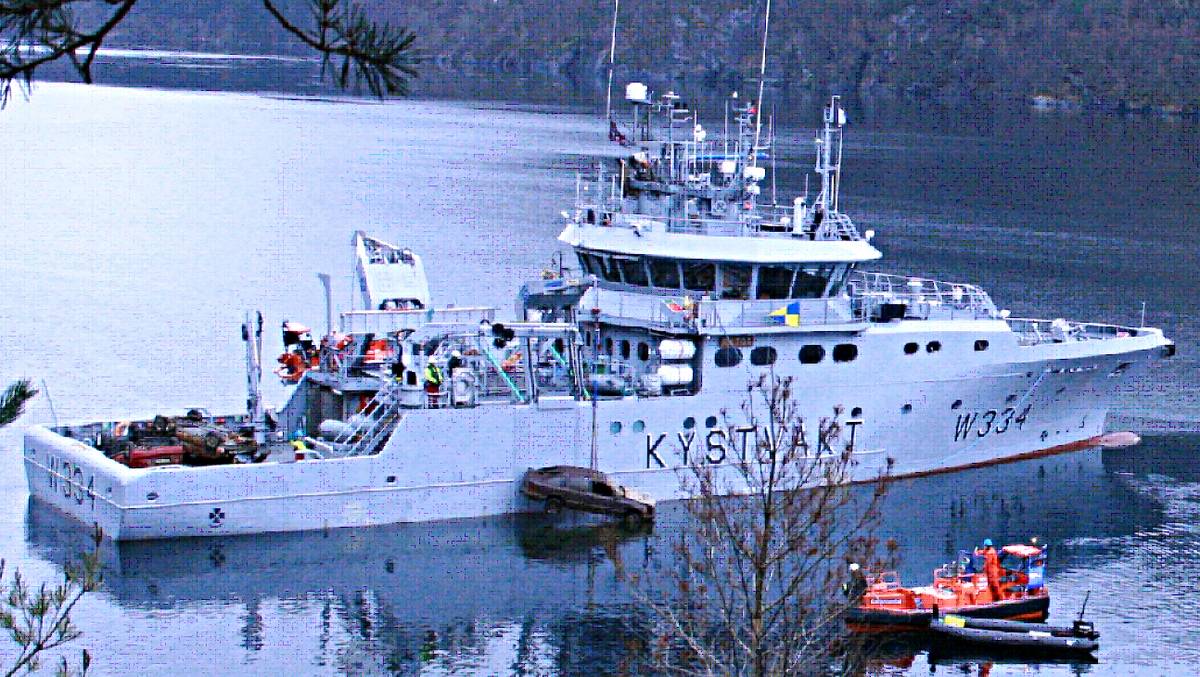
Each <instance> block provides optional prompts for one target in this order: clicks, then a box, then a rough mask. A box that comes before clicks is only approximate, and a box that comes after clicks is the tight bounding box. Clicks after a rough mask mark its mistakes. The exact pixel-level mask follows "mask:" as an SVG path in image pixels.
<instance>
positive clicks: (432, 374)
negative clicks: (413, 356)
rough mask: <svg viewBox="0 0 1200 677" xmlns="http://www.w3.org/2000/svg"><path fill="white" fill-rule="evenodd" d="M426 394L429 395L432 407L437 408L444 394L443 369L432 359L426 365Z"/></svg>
mask: <svg viewBox="0 0 1200 677" xmlns="http://www.w3.org/2000/svg"><path fill="white" fill-rule="evenodd" d="M425 394H426V395H427V396H428V397H429V406H430V408H432V409H437V408H438V398H439V397H440V396H441V394H442V370H441V369H439V368H438V366H437V365H436V364H434V363H433V362H432V361H430V362H429V363H428V364H426V365H425Z"/></svg>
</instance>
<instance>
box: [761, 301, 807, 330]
mask: <svg viewBox="0 0 1200 677" xmlns="http://www.w3.org/2000/svg"><path fill="white" fill-rule="evenodd" d="M767 317H769V318H771V319H772V320H775V321H776V322H778V323H779V324H782V325H785V326H788V327H799V326H800V304H799V303H789V304H787V305H786V306H784V307H782V308H777V309H775V310H772V311H771V312H769V313H767Z"/></svg>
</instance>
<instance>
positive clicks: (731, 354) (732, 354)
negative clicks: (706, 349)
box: [714, 346, 742, 367]
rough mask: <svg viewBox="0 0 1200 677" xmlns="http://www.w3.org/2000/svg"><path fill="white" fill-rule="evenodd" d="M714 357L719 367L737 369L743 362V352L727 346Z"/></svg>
mask: <svg viewBox="0 0 1200 677" xmlns="http://www.w3.org/2000/svg"><path fill="white" fill-rule="evenodd" d="M714 357H715V359H716V362H717V366H718V367H735V366H737V365H738V364H740V363H741V361H742V351H741V350H738V349H737V348H734V347H733V346H727V347H725V348H721V349H720V350H718V351H717V354H716V355H715V356H714Z"/></svg>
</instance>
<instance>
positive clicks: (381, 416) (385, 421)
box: [333, 379, 404, 457]
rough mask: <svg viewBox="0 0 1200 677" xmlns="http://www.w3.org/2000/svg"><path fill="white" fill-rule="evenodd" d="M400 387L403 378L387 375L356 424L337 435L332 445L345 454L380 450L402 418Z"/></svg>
mask: <svg viewBox="0 0 1200 677" xmlns="http://www.w3.org/2000/svg"><path fill="white" fill-rule="evenodd" d="M400 391H401V383H400V381H399V380H395V379H388V380H387V382H386V383H384V385H383V387H382V388H380V389H379V390H377V391H376V392H375V396H374V397H372V398H371V399H370V400H369V401H368V402H367V404H366V405H365V406H364V407H363V408H362V413H361V414H360V415H359V416H358V417H357V420H356V421H355V423H354V425H352V426H350V427H349V428H348V429H346V430H345V431H343V432H342V433H341V434H340V435H338V436H337V438H336V439H334V441H333V448H334V449H338V450H340V451H341V452H342V453H341V454H340V455H341V456H343V457H345V456H369V455H371V454H374V453H375V452H377V451H378V450H379V447H380V446H382V445H383V443H384V442H386V441H387V437H388V435H389V434H391V432H392V430H394V429H395V427H396V424H397V423H399V422H400V419H401V418H403V415H404V412H403V409H401V407H400Z"/></svg>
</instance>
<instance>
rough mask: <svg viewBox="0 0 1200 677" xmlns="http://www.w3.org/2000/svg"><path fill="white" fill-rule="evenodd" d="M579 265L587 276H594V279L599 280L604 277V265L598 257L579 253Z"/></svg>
mask: <svg viewBox="0 0 1200 677" xmlns="http://www.w3.org/2000/svg"><path fill="white" fill-rule="evenodd" d="M579 265H580V267H582V268H583V271H584V272H585V273H587V274H588V275H595V276H596V277H601V278H602V277H604V263H603V261H601V260H600V257H599V256H596V255H595V254H583V253H581V254H580V255H579Z"/></svg>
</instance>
